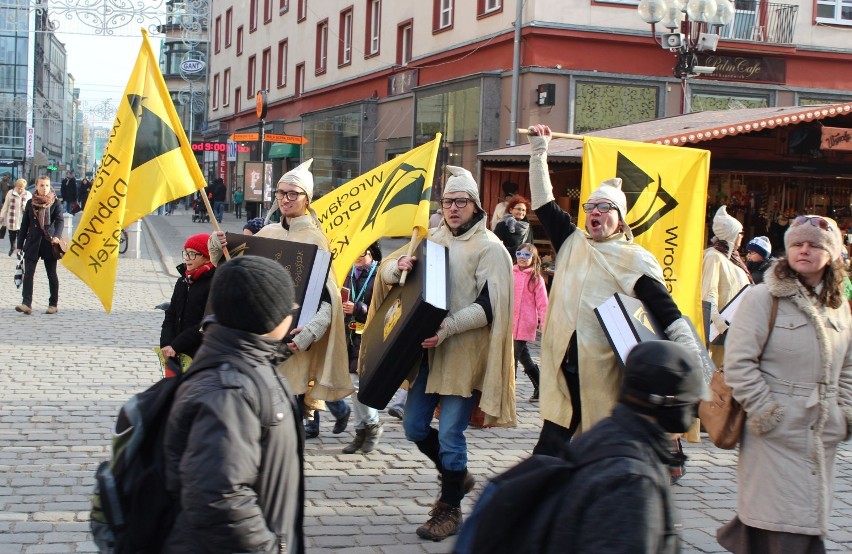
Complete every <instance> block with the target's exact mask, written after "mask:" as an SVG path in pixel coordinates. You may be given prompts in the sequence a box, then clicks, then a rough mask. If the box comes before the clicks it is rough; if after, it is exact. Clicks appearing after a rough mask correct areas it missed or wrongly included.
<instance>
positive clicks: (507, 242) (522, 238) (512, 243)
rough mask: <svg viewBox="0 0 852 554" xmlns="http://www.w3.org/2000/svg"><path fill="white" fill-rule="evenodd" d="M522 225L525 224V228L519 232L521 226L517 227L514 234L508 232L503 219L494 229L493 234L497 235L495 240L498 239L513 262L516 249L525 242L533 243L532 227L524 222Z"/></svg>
mask: <svg viewBox="0 0 852 554" xmlns="http://www.w3.org/2000/svg"><path fill="white" fill-rule="evenodd" d="M524 223H527V228H526V229H524V230H521V229H520V227H521V226H520V225H517V226H516V227H515V232H514V233H512V232H511V231H509V226H508V225H506V221H505V219H503V220H502V221H500V223H498V224H497V226H496V227H495V228H494V234H495V235H497V238H498V239H500V241H501V242H502V243H503V246H505V247H506V250H508V251H509V255H510V256H511V257H512V260H513V261H514V259H515V252H517V250H518V247H519V246H520V245H522V244H523V243H525V242H528V243H530V244H532V241H533V233H532V225H529V223H528V222H526V221H524Z"/></svg>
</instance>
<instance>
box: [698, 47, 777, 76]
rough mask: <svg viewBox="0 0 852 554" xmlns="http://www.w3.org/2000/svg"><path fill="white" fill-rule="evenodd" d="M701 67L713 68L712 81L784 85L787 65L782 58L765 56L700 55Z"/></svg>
mask: <svg viewBox="0 0 852 554" xmlns="http://www.w3.org/2000/svg"><path fill="white" fill-rule="evenodd" d="M698 59H699V63H700V64H701V65H708V66H713V67H715V68H716V70H715V71H714V72H713V73H712V75H711V76H712V78H713V79H720V80H727V81H749V82H753V83H785V82H786V80H787V65H786V62H785V60H783V59H782V58H770V57H767V56H723V55H719V54H715V53H713V54H700V55H699V56H698Z"/></svg>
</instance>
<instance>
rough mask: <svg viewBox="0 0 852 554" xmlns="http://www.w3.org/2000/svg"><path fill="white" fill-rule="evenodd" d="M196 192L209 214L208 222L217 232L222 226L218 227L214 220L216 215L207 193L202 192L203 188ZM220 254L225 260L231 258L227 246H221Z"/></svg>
mask: <svg viewBox="0 0 852 554" xmlns="http://www.w3.org/2000/svg"><path fill="white" fill-rule="evenodd" d="M198 192H199V196H201V199H202V200H204V206H205V207H206V208H207V215H208V216H210V223H212V224H213V231H214V232H216V233H218V232H219V231H221V230H222V228H221V227H219V222H218V221H216V215H215V214H214V213H213V207H212V206H211V205H210V199H209V198H207V193H205V192H204V189H201V190H200V191H198ZM222 255H223V256H225V260H230V259H231V253H230V252H228V247H227V246H225V247H223V248H222Z"/></svg>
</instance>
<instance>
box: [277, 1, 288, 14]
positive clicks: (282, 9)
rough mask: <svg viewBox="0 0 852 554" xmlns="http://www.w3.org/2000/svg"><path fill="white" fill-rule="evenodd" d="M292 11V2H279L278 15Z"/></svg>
mask: <svg viewBox="0 0 852 554" xmlns="http://www.w3.org/2000/svg"><path fill="white" fill-rule="evenodd" d="M289 11H290V0H278V13H279V14H285V13H287V12H289Z"/></svg>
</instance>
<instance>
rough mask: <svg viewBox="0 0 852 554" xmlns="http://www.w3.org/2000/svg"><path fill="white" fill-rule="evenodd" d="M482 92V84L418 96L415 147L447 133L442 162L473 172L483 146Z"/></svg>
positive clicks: (444, 137) (441, 155)
mask: <svg viewBox="0 0 852 554" xmlns="http://www.w3.org/2000/svg"><path fill="white" fill-rule="evenodd" d="M481 91H482V88H481V86H480V85H479V84H476V85H474V86H469V87H466V88H462V89H459V90H454V91H448V92H439V93H433V94H431V95H427V94H426V93H423V94H422V95H420V94H419V95H418V96H417V98H416V108H415V116H414V118H415V121H414V130H415V137H414V142H415V146H419V145H421V144H425V143H426V142H429V141H430V140H432V139H434V138H435V133H442V134H443V141H444V145H445V146H446V148H445V149H444V151H442V152H441V154H439V156H440V157H441V158H442V159H440V160H439V164H440V163H443V164H450V165H457V166H461V167H466V168H468V169H469V170H471V171H473V170H474V169H475V166H476V154H477V151H478V148H479V134H480V113H481V103H480V102H481Z"/></svg>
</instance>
